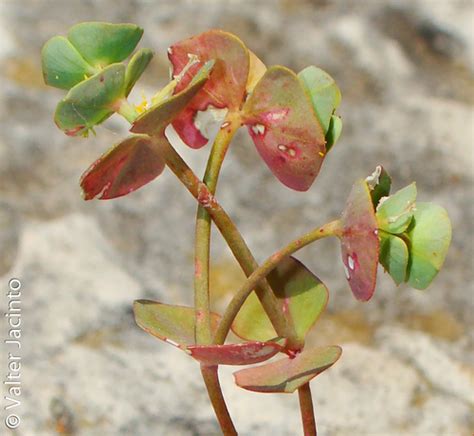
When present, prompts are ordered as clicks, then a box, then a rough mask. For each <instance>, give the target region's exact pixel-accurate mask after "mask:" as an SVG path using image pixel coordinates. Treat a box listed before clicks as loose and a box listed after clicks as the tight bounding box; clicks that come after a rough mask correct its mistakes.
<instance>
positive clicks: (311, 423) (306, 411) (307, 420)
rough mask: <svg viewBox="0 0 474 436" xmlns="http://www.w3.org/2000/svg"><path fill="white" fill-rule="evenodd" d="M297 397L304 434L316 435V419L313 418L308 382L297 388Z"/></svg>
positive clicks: (305, 435)
mask: <svg viewBox="0 0 474 436" xmlns="http://www.w3.org/2000/svg"><path fill="white" fill-rule="evenodd" d="M298 398H299V401H300V411H301V420H302V421H303V432H304V436H316V435H317V431H316V420H315V418H314V409H313V398H312V396H311V388H310V386H309V383H306V384H304V385H303V386H301V387H300V388H299V389H298Z"/></svg>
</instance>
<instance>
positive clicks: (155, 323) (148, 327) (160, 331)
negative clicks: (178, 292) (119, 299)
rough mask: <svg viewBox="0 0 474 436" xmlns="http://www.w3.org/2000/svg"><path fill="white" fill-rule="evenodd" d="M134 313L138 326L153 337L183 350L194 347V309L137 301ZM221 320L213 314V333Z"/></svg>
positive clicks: (134, 304)
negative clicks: (189, 346) (190, 346)
mask: <svg viewBox="0 0 474 436" xmlns="http://www.w3.org/2000/svg"><path fill="white" fill-rule="evenodd" d="M133 312H134V314H135V321H136V323H137V324H138V326H139V327H140V328H142V329H143V330H145V331H146V332H148V333H150V334H152V335H153V336H156V337H157V338H159V339H161V340H163V341H166V342H168V343H169V344H171V345H174V346H176V347H179V348H182V349H183V350H186V347H187V346H188V345H194V342H195V341H194V321H195V311H194V308H192V307H185V306H172V305H169V304H163V303H159V302H157V301H151V300H136V301H135V302H134V303H133ZM219 319H220V316H219V315H217V314H215V313H211V329H212V330H213V331H215V330H216V328H217V324H218V323H219Z"/></svg>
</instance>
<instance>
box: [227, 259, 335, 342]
mask: <svg viewBox="0 0 474 436" xmlns="http://www.w3.org/2000/svg"><path fill="white" fill-rule="evenodd" d="M267 279H268V282H269V284H270V286H271V287H272V289H273V291H274V292H275V295H276V297H277V298H278V302H279V303H280V305H281V310H282V313H283V314H284V315H285V316H286V317H288V318H289V322H290V323H291V325H293V326H294V328H295V330H296V334H297V336H298V338H299V339H304V338H305V336H306V333H307V332H308V330H309V329H310V328H311V327H312V326H313V325H314V323H315V322H316V320H317V319H318V317H319V316H320V315H321V313H322V312H323V311H324V309H325V307H326V305H327V302H328V298H329V296H328V290H327V288H326V286H324V283H323V282H321V280H319V279H318V277H316V276H315V275H314V274H313V273H312V272H311V271H309V270H308V269H307V268H306V267H305V266H304V265H303V264H302V263H301V262H300V261H298V260H297V259H295V258H293V257H289V258H286V259H284V260H283V261H281V262H280V263H279V264H278V266H277V267H276V268H275V269H274V270H273V271H272V272H271V273H270V274H269V275H268V276H267ZM232 330H233V331H234V333H235V334H237V335H238V336H240V337H241V338H244V339H247V340H257V341H267V340H269V339H271V338H274V337H276V336H277V334H276V332H275V330H274V329H273V326H272V324H271V322H270V320H269V319H268V317H267V315H266V313H265V311H264V309H263V307H262V305H261V303H260V301H259V300H258V298H257V296H256V295H255V292H252V294H250V296H249V297H248V298H247V300H246V301H245V303H244V304H243V306H242V308H241V309H240V311H239V313H238V315H237V317H236V318H235V321H234V323H233V325H232Z"/></svg>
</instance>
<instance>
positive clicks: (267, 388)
mask: <svg viewBox="0 0 474 436" xmlns="http://www.w3.org/2000/svg"><path fill="white" fill-rule="evenodd" d="M341 353H342V350H341V348H340V347H338V346H337V345H332V346H329V347H322V348H313V349H308V350H304V351H303V352H302V353H300V354H298V355H297V356H296V357H295V358H293V359H290V358H285V359H281V360H278V361H276V362H271V363H266V364H264V365H260V366H257V367H254V368H248V369H242V370H240V371H237V372H235V373H234V377H235V383H236V384H237V385H238V386H240V387H241V388H244V389H247V390H249V391H255V392H282V393H283V392H284V393H292V392H294V391H295V390H296V389H298V388H299V387H300V386H302V385H304V384H305V383H308V382H309V381H310V380H311V379H312V378H313V377H315V376H317V375H318V374H320V373H321V372H323V371H324V370H326V369H327V368H329V367H330V366H332V365H333V364H334V363H335V362H336V361H337V360H338V359H339V357H340V355H341Z"/></svg>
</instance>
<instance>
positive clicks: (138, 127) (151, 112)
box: [130, 61, 213, 135]
mask: <svg viewBox="0 0 474 436" xmlns="http://www.w3.org/2000/svg"><path fill="white" fill-rule="evenodd" d="M212 65H213V62H212V61H210V62H208V63H206V64H205V65H204V66H203V67H202V68H201V70H200V71H199V72H198V73H197V75H196V76H195V77H194V78H193V80H192V81H191V83H190V84H189V86H188V87H187V88H185V89H183V90H182V91H181V92H179V93H177V94H175V95H173V96H171V97H170V98H168V99H167V100H164V101H160V102H158V103H156V104H155V105H153V106H151V107H150V108H149V109H148V110H147V111H146V112H144V113H143V114H141V115H140V116H139V117H138V118H137V119H136V120H135V122H134V123H133V126H132V128H131V129H130V131H131V132H134V133H146V134H148V135H157V134H160V133H163V132H164V130H165V129H166V127H167V126H168V125H169V124H170V123H171V122H172V121H173V119H175V118H176V116H177V115H178V114H179V113H180V112H182V111H183V109H184V108H185V107H186V105H187V104H188V103H189V102H190V101H191V99H192V98H193V97H194V96H195V95H196V94H197V93H198V92H199V91H200V90H201V88H202V87H203V86H204V85H205V84H206V81H207V80H208V78H209V73H210V71H212Z"/></svg>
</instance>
